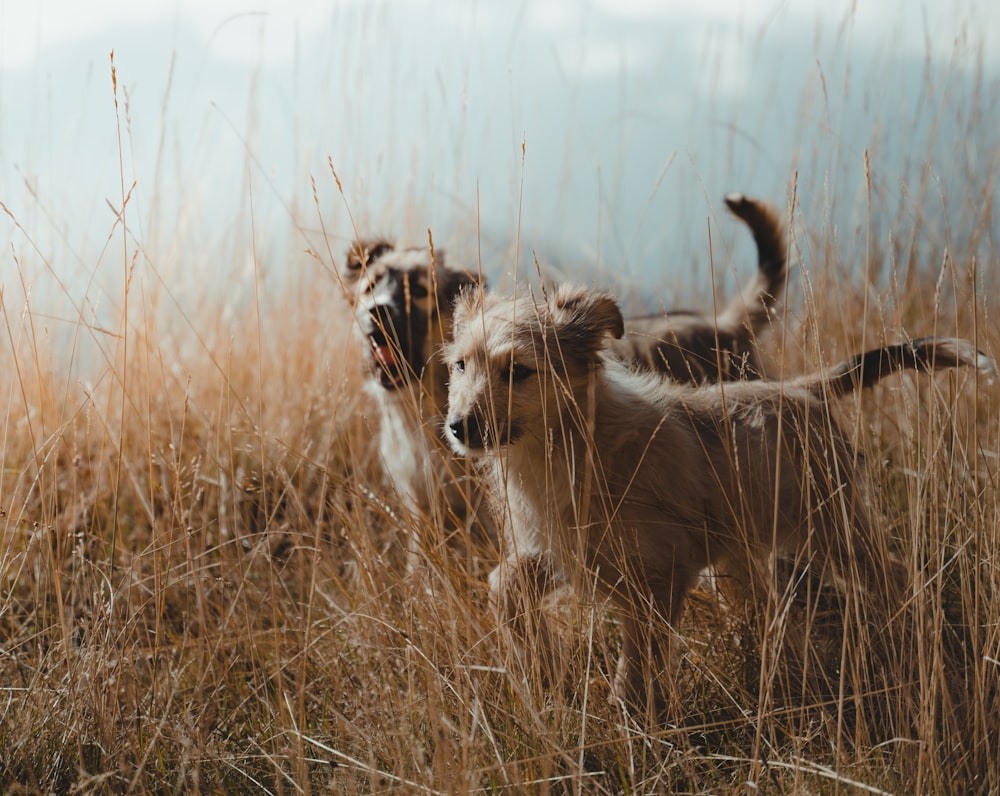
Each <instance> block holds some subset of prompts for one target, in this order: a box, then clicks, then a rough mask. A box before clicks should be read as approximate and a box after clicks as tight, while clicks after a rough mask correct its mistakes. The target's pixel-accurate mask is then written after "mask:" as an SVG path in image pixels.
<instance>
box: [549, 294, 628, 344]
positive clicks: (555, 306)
mask: <svg viewBox="0 0 1000 796" xmlns="http://www.w3.org/2000/svg"><path fill="white" fill-rule="evenodd" d="M549 306H550V307H551V313H552V321H553V323H554V324H555V326H556V330H557V333H558V334H559V338H560V340H562V339H563V338H564V337H565V338H572V339H576V340H578V341H579V342H580V343H585V344H589V345H590V347H591V348H592V350H594V351H596V350H597V349H599V348H600V347H601V346H602V345H603V344H604V335H606V334H610V335H611V336H612V337H621V336H622V335H624V334H625V321H624V319H623V318H622V311H621V309H619V307H618V302H617V301H615V300H614V299H613V298H612V297H611V296H609V295H608V294H607V293H602V292H601V291H599V290H590V289H588V288H583V287H574V286H569V285H563V286H561V287H559V288H557V289H556V292H555V293H554V294H553V296H552V299H551V301H550V303H549Z"/></svg>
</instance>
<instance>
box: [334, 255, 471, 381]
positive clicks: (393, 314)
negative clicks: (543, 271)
mask: <svg viewBox="0 0 1000 796" xmlns="http://www.w3.org/2000/svg"><path fill="white" fill-rule="evenodd" d="M343 281H344V284H345V285H346V286H348V288H349V289H351V290H352V291H353V300H354V305H355V314H356V317H357V321H358V330H359V331H360V334H361V336H362V337H363V338H364V340H365V343H366V349H367V351H368V354H369V362H370V365H371V368H372V373H373V375H374V377H375V378H376V380H377V382H378V384H379V385H381V386H382V388H384V389H386V390H398V389H399V388H401V387H403V386H405V385H407V384H408V383H409V382H410V381H411V380H412V379H420V378H422V376H423V374H424V373H425V371H427V369H428V366H429V365H431V364H433V363H432V360H431V357H432V356H433V354H434V352H435V350H436V349H437V348H438V347H439V346H440V345H442V344H443V343H444V341H445V340H447V339H448V336H449V335H450V334H451V307H452V303H453V302H454V299H455V296H456V295H457V294H458V292H459V290H460V289H461V287H462V286H463V285H471V284H475V282H476V280H475V278H474V277H473V276H472V275H470V274H467V273H465V272H462V271H456V270H452V269H450V268H448V267H447V266H446V265H445V263H444V253H443V252H440V251H435V252H434V256H433V257H432V256H431V252H430V250H429V249H426V248H406V249H397V248H395V246H394V245H393V244H392V243H391V242H390V241H387V240H370V241H358V242H356V243H355V244H354V245H352V246H351V247H350V249H348V251H347V257H346V259H345V266H344V269H343Z"/></svg>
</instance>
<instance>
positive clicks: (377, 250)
mask: <svg viewBox="0 0 1000 796" xmlns="http://www.w3.org/2000/svg"><path fill="white" fill-rule="evenodd" d="M394 248H395V247H394V245H393V243H392V241H388V240H384V239H382V238H377V239H375V240H356V241H354V243H352V244H351V245H350V247H349V248H348V249H347V257H346V258H345V261H344V271H345V272H346V273H347V274H348V275H350V276H356V275H357V274H358V273H359V272H360V271H361V269H362V268H364V267H367V266H370V265H371V264H372V263H374V262H375V261H376V260H377V259H378V258H379V257H381V256H382V255H384V254H385V253H386V252H391V251H392V250H393V249H394Z"/></svg>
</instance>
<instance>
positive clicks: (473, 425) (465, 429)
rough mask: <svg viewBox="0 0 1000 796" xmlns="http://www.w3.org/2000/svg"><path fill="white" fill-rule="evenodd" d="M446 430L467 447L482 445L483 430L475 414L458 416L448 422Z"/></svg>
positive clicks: (479, 446)
mask: <svg viewBox="0 0 1000 796" xmlns="http://www.w3.org/2000/svg"><path fill="white" fill-rule="evenodd" d="M448 431H449V432H450V433H451V435H452V436H453V437H454V438H455V439H457V440H458V441H459V442H461V443H462V444H464V445H465V446H466V447H469V448H481V447H483V430H482V428H481V427H480V425H479V421H478V420H477V419H476V416H475V415H471V416H468V417H460V418H458V419H456V420H452V421H450V422H449V423H448Z"/></svg>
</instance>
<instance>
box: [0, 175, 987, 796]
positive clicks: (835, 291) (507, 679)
mask: <svg viewBox="0 0 1000 796" xmlns="http://www.w3.org/2000/svg"><path fill="white" fill-rule="evenodd" d="M994 169H995V164H994ZM994 176H995V174H994ZM983 185H984V186H985V188H984V190H982V191H981V192H978V193H974V192H973V193H970V194H969V195H966V196H954V197H953V196H944V197H942V202H943V203H944V205H945V206H946V207H949V208H950V207H954V208H959V209H961V210H962V218H963V224H964V226H963V227H962V229H960V230H959V229H955V230H953V233H954V234H953V236H950V235H930V234H926V231H925V230H926V228H928V227H929V226H933V227H934V229H939V227H938V226H937V225H929V224H927V221H928V219H925V218H923V217H921V216H920V214H919V213H918V214H916V215H914V214H913V213H907V212H905V208H903V207H901V208H889V213H890V217H893V218H895V219H896V220H895V221H894V222H893V227H892V228H891V229H884V228H880V227H877V226H875V225H872V226H867V227H863V228H861V229H859V230H857V231H854V232H852V231H849V230H848V231H840V232H839V233H836V234H835V232H834V231H832V230H831V229H829V227H827V226H826V225H825V224H824V223H823V220H822V219H815V218H809V219H803V218H800V217H799V215H798V213H797V206H795V204H794V203H792V206H791V208H790V210H791V211H792V213H791V218H792V226H791V229H792V236H791V240H790V246H791V251H792V261H793V263H794V266H793V270H792V277H791V284H790V289H789V293H788V296H787V298H786V299H785V300H784V301H783V302H782V304H781V305H780V307H779V312H778V319H777V321H776V323H775V327H774V329H773V331H772V333H771V334H770V335H769V336H768V337H767V338H766V339H765V340H764V341H763V344H764V347H765V351H766V352H767V355H768V357H769V358H770V361H771V362H772V364H773V366H774V372H775V373H780V372H785V373H787V374H798V373H801V372H803V371H805V370H811V369H814V368H815V367H817V366H818V365H820V364H823V363H831V362H834V361H837V360H838V359H840V358H841V357H843V356H845V355H847V354H850V353H854V352H855V351H858V350H861V349H862V348H868V347H874V346H875V345H878V344H880V343H881V342H884V341H889V342H891V341H894V340H897V339H899V338H901V337H902V336H904V335H910V336H918V335H924V334H941V335H959V336H964V337H968V338H969V339H972V340H973V341H974V342H975V343H976V344H977V345H978V346H979V347H980V348H981V349H983V350H984V351H985V352H986V353H988V354H989V355H990V356H992V357H994V358H998V357H1000V331H998V326H997V316H998V313H1000V292H998V290H1000V284H998V280H1000V252H998V250H997V248H996V244H997V240H996V222H995V216H994V212H995V210H994V199H995V195H994V187H993V185H994V182H993V181H992V180H987V182H985V183H983ZM980 187H982V186H980ZM739 188H740V186H725V189H726V190H737V189H739ZM970 190H971V189H970ZM977 190H978V189H977ZM778 199H780V198H778ZM5 209H6V208H5ZM321 214H322V211H321ZM7 217H8V219H11V220H13V221H14V223H17V219H16V217H15V216H13V214H12V213H11V212H10V211H9V210H8V212H7ZM715 221H716V220H715V219H713V224H714V223H715ZM342 249H343V246H342V245H341V243H340V242H336V243H331V244H330V248H329V249H328V250H321V251H315V252H313V253H312V255H311V256H302V257H300V258H299V262H298V265H296V266H294V267H291V266H290V273H289V274H288V275H287V278H286V279H283V280H280V281H279V282H277V283H273V282H266V280H265V278H264V276H263V275H262V274H261V273H260V272H259V271H258V270H257V269H256V268H250V269H247V268H246V267H245V266H244V265H243V264H242V263H231V264H224V265H223V266H221V267H220V266H219V265H218V264H217V263H215V264H211V267H212V268H214V269H215V271H214V273H213V280H214V282H215V283H224V284H226V285H228V286H230V287H231V292H232V294H239V295H242V296H244V297H245V300H243V301H225V300H224V299H223V297H216V296H214V295H211V294H210V293H206V295H204V296H201V297H200V298H199V299H198V300H192V301H190V302H186V301H182V300H181V299H179V298H178V297H177V296H176V295H175V293H174V292H173V286H172V284H171V282H170V280H169V279H167V278H165V277H164V276H163V273H162V272H161V265H160V262H159V261H158V259H157V258H158V257H159V256H163V257H164V258H166V255H165V254H164V255H160V254H157V253H156V251H160V250H156V251H154V252H153V253H150V252H149V251H147V250H145V249H143V248H142V246H140V245H139V244H138V243H137V242H136V239H135V237H134V232H131V231H130V230H129V229H128V228H127V227H123V226H121V225H120V224H119V225H116V226H115V227H114V229H113V231H112V237H111V242H110V244H109V246H108V250H107V252H106V254H105V259H104V262H103V265H102V266H101V267H102V268H105V269H111V270H112V271H114V272H117V273H118V274H119V275H120V282H121V290H120V293H118V294H117V295H115V296H113V297H112V299H111V301H110V302H109V303H110V308H109V307H108V306H105V307H103V308H102V313H103V314H102V315H101V316H100V317H101V320H98V318H97V315H96V313H94V312H92V311H91V310H90V308H89V307H87V306H84V305H76V306H73V305H72V303H70V307H69V309H68V310H67V309H66V308H65V307H64V308H63V310H62V311H61V318H62V320H61V321H60V322H58V323H57V322H56V320H55V319H54V318H53V311H52V310H50V309H49V308H48V307H47V306H46V303H45V298H44V297H35V296H33V295H32V294H31V293H30V291H29V289H28V287H27V285H26V282H25V279H24V278H23V277H22V279H21V281H20V283H18V282H17V281H8V282H5V283H4V284H5V293H4V295H3V296H2V297H0V298H2V307H0V310H2V311H0V316H2V328H0V336H2V338H3V342H2V344H0V373H2V374H3V376H2V377H0V385H2V389H3V393H2V397H0V436H2V453H0V455H2V469H0V577H2V592H0V701H2V704H0V790H3V791H4V792H20V791H24V792H35V791H43V792H49V791H52V792H74V793H106V792H107V793H110V792H115V793H119V792H135V793H139V792H191V793H198V792H203V793H217V792H265V793H297V792H321V793H322V792H334V793H354V792H364V793H370V792H393V793H478V792H483V793H523V792H532V793H544V792H553V793H588V794H590V793H595V794H604V793H608V794H618V793H636V794H644V793H715V794H728V793H732V794H736V793H740V794H747V793H756V792H761V793H899V794H903V793H956V794H957V793H984V794H985V793H991V792H992V793H995V792H997V791H1000V755H998V740H997V739H998V738H1000V507H998V500H997V496H998V477H1000V386H998V385H996V384H991V383H989V382H988V381H987V380H986V379H983V378H981V377H977V375H976V374H974V373H971V372H968V371H961V372H954V373H944V374H940V375H938V376H935V377H929V376H925V375H920V376H912V375H904V376H897V377H892V378H890V379H887V380H886V381H885V382H884V383H883V385H882V386H880V387H878V388H876V389H874V390H871V391H868V392H866V393H864V394H863V395H862V396H860V397H859V398H858V399H857V400H855V399H848V400H845V401H843V402H841V404H840V405H839V408H840V410H842V415H843V417H844V418H845V424H846V427H848V428H851V429H853V434H854V437H855V439H856V443H857V445H858V447H859V449H860V450H861V452H862V453H863V455H864V459H865V466H864V471H865V473H866V474H867V475H868V477H869V480H870V482H871V494H870V500H871V502H872V504H873V506H874V511H875V513H876V514H877V515H878V516H879V517H880V518H882V527H883V529H884V533H885V535H886V538H887V539H888V540H889V541H888V543H889V545H890V546H891V547H892V548H893V549H894V550H895V551H896V552H897V553H898V554H899V555H900V556H901V558H902V559H903V560H904V561H905V562H906V563H907V566H908V569H909V573H910V576H911V581H912V583H911V587H910V593H909V599H908V600H907V602H906V603H905V604H903V605H900V606H899V616H898V618H897V620H898V626H899V628H900V632H899V634H898V638H896V639H894V641H893V644H892V645H891V646H890V647H889V648H883V647H880V648H878V649H874V648H870V647H868V646H862V645H864V644H865V643H866V642H864V639H866V634H865V633H864V632H859V628H863V627H864V622H865V596H864V594H846V595H845V594H837V593H836V592H835V591H833V590H831V589H829V588H827V587H825V586H823V585H822V584H819V583H815V582H811V581H809V580H808V579H805V580H803V581H802V582H800V583H799V588H798V589H797V590H796V591H795V593H794V594H791V595H786V597H787V598H786V599H780V600H776V601H775V603H774V604H772V605H765V606H760V607H759V615H757V616H756V617H746V616H740V615H738V614H736V613H734V612H732V611H729V610H726V609H724V608H723V607H722V606H720V604H719V603H718V601H717V600H716V599H715V597H714V595H713V594H712V593H711V592H709V591H703V592H699V593H697V594H696V595H695V596H694V598H693V599H692V600H691V602H690V603H689V605H688V607H687V609H686V611H685V614H684V619H683V622H682V624H681V627H679V628H678V632H679V634H680V636H681V638H682V640H683V643H682V650H683V652H682V658H681V662H680V664H679V669H678V671H677V673H676V683H677V693H676V699H675V702H676V703H677V704H678V705H680V710H679V711H678V714H677V716H676V719H675V721H674V722H673V723H672V724H671V725H670V726H667V727H649V726H646V725H645V724H644V723H643V722H641V721H634V720H632V719H630V718H629V717H626V716H624V715H623V714H622V712H621V710H620V709H619V708H617V707H612V706H610V705H609V704H608V702H607V700H606V696H607V693H608V688H609V683H610V679H611V676H612V673H613V670H614V662H615V658H616V647H617V643H618V639H617V635H616V628H615V626H614V625H613V624H612V623H610V622H609V621H608V620H607V619H606V618H605V617H604V615H603V613H602V611H601V606H600V605H597V604H593V602H592V601H589V600H588V599H587V595H577V596H576V597H573V598H571V597H569V596H568V595H564V596H563V597H562V599H559V600H557V601H555V602H554V603H553V605H552V606H551V611H552V612H553V615H554V616H556V617H557V619H558V623H557V624H558V627H559V629H560V636H561V639H562V643H563V647H564V650H565V654H566V656H567V660H568V666H569V668H570V671H571V672H572V676H571V677H570V678H569V685H568V687H567V688H565V689H563V690H559V691H557V692H554V693H553V692H547V691H546V690H545V689H544V688H542V687H541V685H540V684H539V683H538V681H537V679H536V678H534V677H533V672H531V671H530V670H529V671H517V670H514V669H511V668H508V667H507V666H506V665H505V661H506V658H505V656H504V650H503V647H502V645H501V644H500V643H499V641H498V639H497V637H496V632H495V627H494V622H493V619H492V617H491V616H490V614H489V611H488V609H487V605H486V574H487V572H488V571H489V569H490V568H491V567H492V566H493V561H494V559H495V556H496V551H490V550H483V551H480V555H479V557H477V558H475V559H473V560H471V561H470V560H461V561H458V560H452V559H451V558H450V557H449V556H448V555H447V554H441V553H439V552H434V551H428V554H427V555H426V556H425V558H426V560H425V561H424V562H423V566H422V568H421V569H420V570H418V572H417V573H416V574H415V575H413V576H410V577H407V576H406V573H405V564H404V556H403V552H402V551H403V548H405V543H404V542H403V541H402V539H403V538H404V537H405V536H406V534H407V533H408V528H410V527H411V525H412V523H420V522H426V521H427V520H426V519H423V518H420V517H408V516H405V515H403V514H402V512H401V511H400V510H399V509H398V504H396V503H395V502H394V501H393V499H392V497H391V496H390V495H389V494H388V493H387V492H386V491H385V488H384V486H383V484H382V480H381V475H380V472H379V469H378V466H377V461H376V460H375V457H374V452H373V444H372V436H373V428H372V423H373V422H374V418H373V417H372V416H371V415H370V414H368V413H366V406H365V398H364V396H363V394H362V393H361V391H360V384H361V379H362V378H363V376H364V374H363V373H361V371H360V368H359V360H358V358H357V357H356V352H355V350H354V348H353V347H352V345H351V339H352V338H351V311H350V309H349V307H348V306H347V304H346V302H345V300H344V298H343V297H342V295H341V290H340V287H339V285H338V283H337V280H336V279H335V278H334V276H333V272H334V271H335V270H336V267H337V265H338V264H339V257H340V256H341V254H342ZM17 250H18V251H21V252H22V254H20V255H18V256H17V257H15V258H13V259H12V258H11V257H10V255H9V254H5V255H4V258H5V265H4V266H3V267H4V268H8V265H7V264H6V263H7V261H11V262H13V263H14V264H16V265H17V266H18V272H19V273H20V272H21V260H20V259H18V257H21V258H23V257H26V256H27V257H30V256H33V255H32V253H31V246H30V245H29V244H23V245H21V246H20V248H19V249H17ZM845 251H862V252H865V254H864V261H863V262H858V261H857V260H855V259H854V258H853V257H852V256H849V255H845V254H844V252H845ZM726 266H728V264H726ZM191 267H192V268H197V267H209V263H207V262H195V263H193V264H192V265H191ZM723 267H724V266H723V264H721V263H716V264H715V269H714V270H720V271H721V270H723ZM709 273H710V269H709V254H708V247H707V246H706V251H705V279H704V282H703V283H702V284H698V285H690V286H689V291H690V292H689V294H688V296H687V298H690V299H692V300H693V301H697V302H699V303H701V304H702V305H707V304H708V302H709V301H710V295H711V294H710V288H711V284H710V278H709ZM19 284H20V289H18V287H17V286H18V285H19ZM664 290H666V288H664ZM664 303H665V304H668V305H669V304H671V303H672V302H671V301H670V297H669V296H665V297H664ZM67 318H68V319H69V321H70V322H69V323H68V324H67V323H66V322H65V321H66V319H67ZM67 329H68V330H69V331H68V332H67V331H66V330H67ZM57 331H58V332H59V333H58V334H57V333H56V332H57ZM439 530H440V531H441V532H444V529H439ZM433 535H434V534H433V533H429V534H428V536H433ZM845 617H846V618H847V621H846V622H845ZM845 628H846V629H845ZM791 630H794V631H796V632H795V633H790V632H789V631H791ZM800 631H801V633H800ZM793 635H794V636H795V637H796V638H799V637H802V638H804V639H805V640H806V642H805V646H804V647H798V648H796V649H790V648H789V645H788V644H786V643H785V639H786V638H788V637H791V636H793ZM872 672H877V676H875V675H873V674H872Z"/></svg>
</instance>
